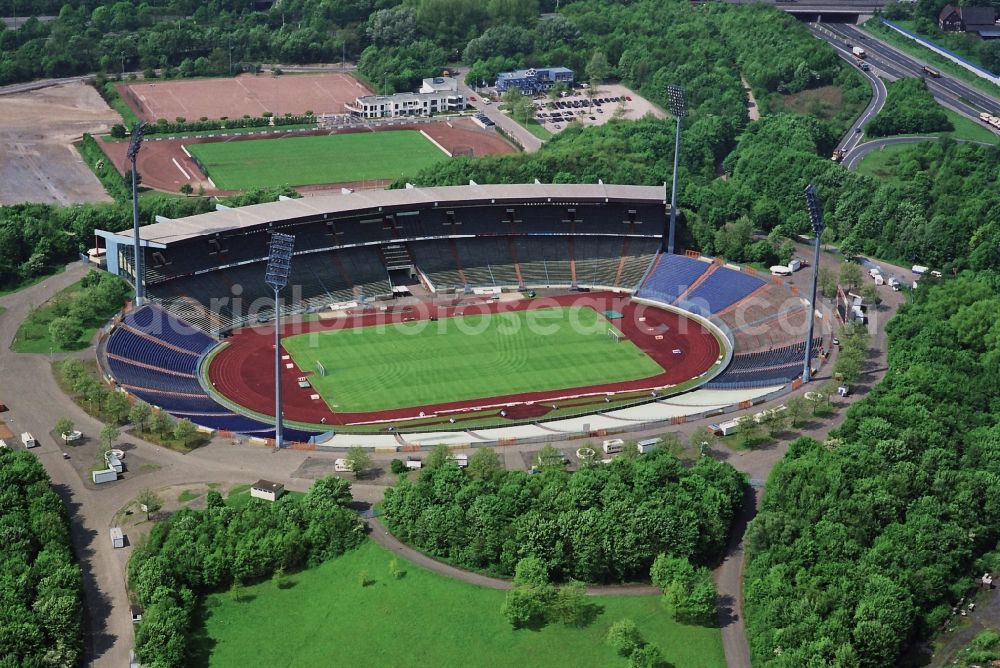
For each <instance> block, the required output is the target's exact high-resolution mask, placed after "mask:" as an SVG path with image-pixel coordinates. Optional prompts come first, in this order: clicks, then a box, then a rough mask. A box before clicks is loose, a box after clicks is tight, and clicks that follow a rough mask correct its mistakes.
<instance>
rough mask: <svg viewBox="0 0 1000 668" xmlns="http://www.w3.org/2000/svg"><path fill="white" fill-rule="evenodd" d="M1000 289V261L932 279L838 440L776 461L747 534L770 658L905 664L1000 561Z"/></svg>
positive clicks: (758, 627)
mask: <svg viewBox="0 0 1000 668" xmlns="http://www.w3.org/2000/svg"><path fill="white" fill-rule="evenodd" d="M998 292H1000V275H998V274H996V273H995V272H982V273H979V274H973V273H971V272H967V273H965V274H962V275H960V276H959V277H957V278H955V279H954V280H950V281H946V282H944V283H943V284H941V285H939V286H935V287H922V288H921V289H920V290H919V291H918V292H917V293H915V295H914V298H913V300H912V302H911V303H909V304H907V305H905V306H903V307H902V308H901V309H900V312H899V314H898V315H897V316H896V317H895V318H894V319H893V320H891V321H890V322H889V324H888V326H887V333H888V335H889V341H890V347H889V372H888V373H887V374H886V376H885V379H884V380H883V381H882V383H881V384H879V385H878V386H877V387H875V388H874V389H873V390H872V391H871V392H870V394H869V395H868V396H867V397H866V398H865V399H864V400H863V401H860V402H858V403H857V404H855V405H854V406H853V407H852V408H851V409H850V411H849V412H848V415H847V419H846V421H845V422H844V424H843V426H842V427H841V428H840V429H839V430H838V431H837V432H835V433H834V434H833V436H834V437H836V439H837V440H836V441H835V445H834V444H829V443H828V444H827V445H824V444H821V443H817V442H816V441H813V440H811V439H807V438H802V439H799V440H797V441H795V442H794V443H793V444H792V446H791V448H790V449H789V452H788V455H787V456H786V457H785V459H784V460H783V461H782V462H781V463H779V464H778V466H777V467H776V468H775V469H774V470H773V471H772V473H771V477H770V478H769V479H768V482H767V492H766V494H765V496H764V501H763V505H762V507H761V509H760V513H759V514H758V516H757V518H756V519H755V520H754V521H753V523H752V524H751V525H750V528H749V529H748V533H747V537H746V545H747V565H746V576H745V583H744V592H745V597H746V614H747V626H748V632H749V638H750V643H751V647H752V651H753V654H754V657H755V658H756V659H757V660H758V661H759V662H760V663H761V664H762V665H763V664H765V663H766V664H768V665H776V666H804V665H841V666H891V665H898V664H897V660H898V658H899V656H900V653H901V651H902V650H903V649H904V648H905V647H906V645H907V644H908V643H909V642H911V641H913V640H916V639H919V638H925V637H927V636H928V635H930V634H931V633H933V632H934V631H935V630H937V629H938V628H939V627H940V626H941V625H942V623H944V622H946V621H947V620H948V619H949V618H950V617H951V615H952V610H951V609H952V606H953V605H954V604H955V602H956V601H957V600H958V599H959V598H960V597H961V596H963V595H964V594H965V593H966V591H967V590H968V589H970V588H971V587H972V586H973V583H972V578H971V576H972V575H973V574H979V573H982V572H984V571H991V572H993V571H995V570H996V569H997V568H1000V553H997V552H996V551H995V550H996V547H997V539H998V538H1000V524H998V523H997V517H1000V401H998V398H1000V298H998V297H997V294H998ZM970 388H975V391H974V392H970V391H969V389H970ZM991 550H993V552H992V553H990V551H991ZM755 663H756V661H755Z"/></svg>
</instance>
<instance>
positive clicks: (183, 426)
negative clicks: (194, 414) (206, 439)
mask: <svg viewBox="0 0 1000 668" xmlns="http://www.w3.org/2000/svg"><path fill="white" fill-rule="evenodd" d="M197 433H198V428H197V427H195V426H194V423H193V422H191V420H188V419H187V418H184V419H182V420H178V421H177V423H176V424H174V438H176V439H177V440H178V441H180V442H181V445H183V446H184V447H185V448H186V447H188V446H189V445H190V444H191V440H192V439H193V438H194V436H195V434H197Z"/></svg>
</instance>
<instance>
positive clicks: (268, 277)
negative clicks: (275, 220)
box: [264, 232, 295, 449]
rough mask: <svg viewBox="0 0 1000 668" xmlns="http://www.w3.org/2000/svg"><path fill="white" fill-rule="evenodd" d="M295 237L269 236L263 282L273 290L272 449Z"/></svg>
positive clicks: (277, 440)
mask: <svg viewBox="0 0 1000 668" xmlns="http://www.w3.org/2000/svg"><path fill="white" fill-rule="evenodd" d="M294 248H295V237H294V236H292V235H291V234H281V233H279V232H275V233H274V234H272V235H271V252H270V255H269V257H268V260H267V270H266V271H265V273H264V282H265V283H267V285H268V286H269V287H270V288H271V289H272V290H274V447H275V449H278V448H280V447H281V442H282V438H281V433H282V431H283V430H282V424H281V423H282V415H281V302H280V300H281V290H282V288H284V287H285V286H286V285H288V274H289V273H290V272H291V270H292V250H293V249H294Z"/></svg>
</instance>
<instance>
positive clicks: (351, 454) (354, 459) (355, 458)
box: [344, 445, 372, 478]
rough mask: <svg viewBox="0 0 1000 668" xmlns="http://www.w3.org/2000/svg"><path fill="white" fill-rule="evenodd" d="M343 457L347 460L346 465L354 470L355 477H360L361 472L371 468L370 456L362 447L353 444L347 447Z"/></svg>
mask: <svg viewBox="0 0 1000 668" xmlns="http://www.w3.org/2000/svg"><path fill="white" fill-rule="evenodd" d="M344 459H346V460H347V465H348V466H350V467H351V470H352V471H353V472H354V477H355V478H360V477H361V473H362V472H364V471H366V470H368V469H369V468H371V465H372V456H371V454H369V452H368V451H367V450H365V449H364V448H362V447H360V446H357V445H355V446H354V447H351V448H348V449H347V454H346V455H345V457H344Z"/></svg>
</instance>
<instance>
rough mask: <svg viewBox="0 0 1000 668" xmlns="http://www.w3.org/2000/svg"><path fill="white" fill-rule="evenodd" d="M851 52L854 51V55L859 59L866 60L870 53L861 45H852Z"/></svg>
mask: <svg viewBox="0 0 1000 668" xmlns="http://www.w3.org/2000/svg"><path fill="white" fill-rule="evenodd" d="M851 53H853V54H854V57H855V58H857V59H859V60H864V58H865V56H867V55H868V54H867V53H865V50H864V49H862V48H861V47H860V46H855V47H851Z"/></svg>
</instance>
